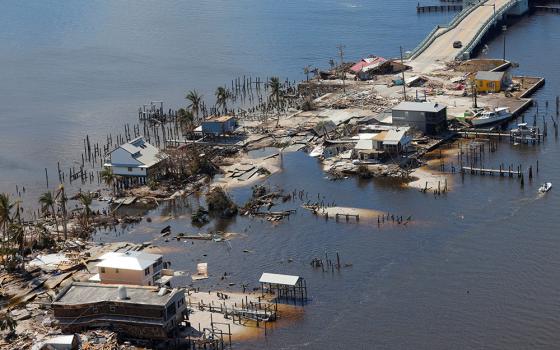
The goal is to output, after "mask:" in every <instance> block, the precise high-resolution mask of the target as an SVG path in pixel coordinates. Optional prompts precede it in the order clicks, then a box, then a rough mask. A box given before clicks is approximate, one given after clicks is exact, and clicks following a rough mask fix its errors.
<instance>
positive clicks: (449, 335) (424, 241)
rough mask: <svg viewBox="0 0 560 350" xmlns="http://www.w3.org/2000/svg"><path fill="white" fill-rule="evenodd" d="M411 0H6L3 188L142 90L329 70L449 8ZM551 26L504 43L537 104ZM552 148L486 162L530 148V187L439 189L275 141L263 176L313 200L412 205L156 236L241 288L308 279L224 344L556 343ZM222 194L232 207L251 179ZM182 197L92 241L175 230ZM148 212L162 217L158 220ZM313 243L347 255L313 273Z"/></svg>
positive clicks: (121, 115) (485, 184) (550, 79)
mask: <svg viewBox="0 0 560 350" xmlns="http://www.w3.org/2000/svg"><path fill="white" fill-rule="evenodd" d="M415 5H416V2H410V1H404V0H398V1H392V2H380V1H358V0H356V1H318V0H316V1H313V0H304V1H292V0H288V1H283V2H277V1H269V0H263V1H249V0H241V1H235V2H233V1H217V0H212V1H206V2H202V1H200V2H198V1H166V2H153V1H142V2H128V1H118V2H117V1H90V2H86V1H76V2H67V3H61V2H56V1H27V2H25V3H24V2H16V1H8V2H3V3H2V5H1V7H2V11H0V67H2V69H1V71H0V72H1V73H0V78H1V79H0V106H1V108H0V122H1V128H0V190H2V191H9V192H13V191H14V189H15V188H14V187H15V186H14V185H15V184H16V183H17V184H20V185H21V184H25V185H26V188H27V189H28V197H29V198H36V196H34V195H35V194H36V193H38V192H40V191H43V189H44V180H43V171H44V170H43V168H44V167H48V168H49V169H50V170H51V173H54V169H55V167H56V161H58V160H60V161H61V162H62V163H63V164H64V165H69V164H72V161H73V160H76V159H77V158H78V157H79V153H80V151H81V147H82V138H83V137H84V136H85V133H88V134H89V135H90V136H91V137H92V138H93V137H102V136H104V135H105V134H107V133H108V132H111V131H112V130H114V129H118V128H122V125H123V124H124V123H127V122H130V121H131V120H134V118H135V111H136V108H137V107H138V106H139V105H141V104H143V103H146V102H148V101H150V100H159V99H164V100H165V101H166V103H167V105H169V106H171V107H175V106H179V105H181V104H182V103H183V100H182V98H183V95H184V92H185V91H186V90H188V89H192V88H197V89H199V91H201V92H202V93H203V94H204V95H206V96H207V97H209V96H211V95H212V91H213V90H214V88H215V87H216V86H218V85H221V84H224V83H227V82H229V81H230V80H231V79H232V78H233V77H236V76H242V75H254V76H261V77H263V78H264V77H266V76H270V75H273V74H274V75H280V76H283V77H289V78H290V79H301V78H302V77H303V74H302V68H303V66H305V65H307V64H311V65H321V66H327V65H328V63H327V62H328V60H329V59H330V58H334V57H336V45H338V44H340V43H343V44H345V45H346V51H347V56H348V57H349V58H358V57H360V56H362V55H367V54H370V53H374V54H379V55H384V56H394V55H397V54H398V49H399V46H401V45H402V46H403V47H405V48H407V49H410V48H412V47H414V46H415V45H416V43H417V42H419V41H420V40H421V39H422V38H423V37H424V35H425V34H426V33H427V32H429V31H430V30H431V29H432V27H433V26H434V25H435V24H436V23H444V22H447V21H448V17H449V16H448V15H426V16H418V15H416V13H415V9H414V7H415ZM559 26H560V17H558V16H554V15H540V14H539V15H533V16H528V17H524V18H523V19H521V20H519V21H517V22H516V23H514V24H512V25H511V26H510V28H509V30H508V32H507V41H506V42H507V56H508V58H510V59H511V60H513V61H516V62H519V64H520V68H519V69H518V71H519V73H520V74H528V75H545V76H546V78H547V84H546V86H545V87H544V88H543V89H542V90H540V91H539V92H538V93H537V94H536V96H535V98H536V99H537V100H538V102H539V104H540V106H541V112H542V110H543V107H542V106H544V105H545V101H550V103H551V106H552V101H553V99H554V97H555V96H556V95H557V94H558V93H559V92H558V91H559V85H560V79H559V77H558V74H557V72H558V68H559V67H558V60H557V59H556V58H557V57H558V52H557V51H558V47H560V35H559V33H560V31H559V30H558V29H559ZM502 42H503V41H502V37H496V38H494V39H492V40H491V41H490V42H489V43H488V45H489V50H488V51H489V55H492V56H500V55H501V52H502V51H501V50H502ZM210 102H212V101H210ZM534 113H535V110H534V109H532V110H530V111H528V112H527V115H528V116H532V115H533V114H534ZM539 123H540V121H539ZM549 127H550V124H549ZM559 150H560V148H559V146H558V140H557V139H556V138H554V137H553V136H551V137H549V138H548V139H547V141H546V142H545V143H544V144H543V145H541V146H539V147H520V146H515V147H514V146H510V145H509V144H507V143H504V144H502V145H500V147H499V150H498V152H496V153H495V154H492V155H490V159H488V164H491V163H493V164H499V163H502V162H503V163H506V164H508V163H513V164H524V165H529V164H534V163H535V160H536V159H539V161H540V164H541V167H540V172H539V174H538V175H537V176H536V178H535V180H534V181H533V183H529V182H527V183H526V185H525V188H524V189H521V188H520V186H519V182H518V180H516V179H513V180H512V179H508V178H505V179H499V178H492V177H466V178H465V181H464V182H462V181H461V179H460V177H457V178H455V179H454V181H453V187H454V191H453V192H451V193H450V194H448V195H447V196H442V197H438V198H434V197H433V196H431V195H423V194H421V193H418V192H416V191H407V190H403V189H400V188H399V187H398V186H394V185H389V184H387V183H386V182H385V181H371V182H361V181H356V180H354V179H349V180H345V181H341V182H331V181H328V180H326V179H324V174H323V173H322V172H321V171H320V168H319V165H318V164H317V163H316V162H315V160H313V159H310V158H309V157H307V156H306V155H305V154H302V153H295V154H289V155H286V156H285V157H284V171H283V172H281V173H279V174H277V175H274V176H272V177H271V178H270V179H269V180H267V183H268V184H270V185H278V186H281V187H283V188H285V189H286V190H291V189H296V188H297V189H302V188H304V189H305V190H306V191H308V192H309V194H310V196H311V197H313V198H314V197H315V196H316V195H317V193H320V194H321V196H324V197H325V201H326V202H331V201H335V202H337V204H338V205H341V206H356V207H365V208H371V209H378V210H383V211H387V212H392V213H397V214H400V215H404V216H405V217H406V216H408V215H412V216H413V224H411V225H410V226H409V227H407V228H403V227H402V226H394V227H393V226H391V225H384V226H382V227H381V228H378V227H377V226H376V225H372V224H368V223H365V222H364V223H362V224H359V225H356V224H346V223H335V222H332V221H330V222H325V221H324V220H321V219H316V218H315V217H313V216H311V215H310V214H309V213H307V212H305V211H302V210H298V212H297V214H296V215H294V216H292V217H291V218H290V219H289V220H285V221H283V222H282V223H280V224H279V225H276V226H271V225H270V224H269V223H268V222H261V221H259V220H251V219H247V218H244V217H239V218H237V219H236V220H234V221H233V222H218V223H216V224H212V225H211V227H210V228H214V227H215V228H217V229H223V230H228V231H232V232H239V233H242V234H243V235H242V236H241V237H239V238H236V239H234V240H232V241H231V244H230V245H227V244H218V243H211V242H195V244H193V245H191V244H188V245H187V244H184V243H183V244H177V242H168V243H165V242H160V244H161V245H162V246H163V247H164V248H166V249H165V251H166V258H167V259H169V260H171V261H173V267H174V268H175V269H185V270H191V271H192V270H193V269H194V266H195V263H196V262H197V261H208V263H209V269H210V273H211V275H212V276H213V277H212V278H210V279H209V280H207V281H206V282H203V283H202V284H201V286H202V287H209V288H227V282H229V281H228V280H226V281H221V280H220V279H219V278H218V276H221V275H222V274H223V272H225V271H227V272H228V274H231V275H232V276H231V278H230V280H231V281H234V282H236V283H237V284H238V285H239V284H240V283H242V282H245V283H249V284H250V285H253V286H254V285H255V284H256V283H255V282H256V280H257V279H258V277H259V276H260V273H261V272H263V271H269V272H279V273H292V274H299V275H302V276H304V277H305V278H306V279H307V282H308V286H309V287H310V296H311V297H312V302H311V303H310V304H309V305H307V306H306V308H305V313H304V316H303V318H302V319H301V320H299V321H298V322H297V323H294V324H293V325H290V326H288V327H286V328H282V329H276V330H274V331H273V333H272V335H270V336H269V337H267V338H266V339H264V338H263V339H259V340H256V341H254V342H250V343H244V344H238V345H237V346H236V347H237V348H253V349H260V348H274V349H278V348H281V349H297V348H306V349H326V348H327V349H340V348H348V349H371V348H376V349H449V348H457V349H471V348H485V349H504V348H507V349H527V348H539V349H554V348H557V347H558V344H559V343H560V335H559V333H558V332H557V330H556V328H557V325H558V323H559V322H560V316H559V315H560V303H559V302H558V300H559V299H558V295H559V291H560V283H559V278H560V264H559V261H560V260H559V259H560V254H559V253H558V252H559V251H560V250H559V248H560V236H558V233H557V231H558V227H559V223H560V221H559V220H558V216H557V215H556V211H557V208H558V206H559V204H560V203H559V198H560V197H559V196H558V194H557V191H556V187H555V188H553V190H552V191H551V192H550V193H549V194H547V195H546V196H538V195H537V194H536V189H537V188H538V185H539V184H540V182H544V181H545V180H546V181H552V182H553V183H554V184H560V166H559V164H558V159H559V157H560V154H559V153H560V152H559ZM302 174H304V175H305V176H302ZM555 186H556V185H555ZM232 194H233V196H234V197H235V199H236V200H237V201H238V202H240V203H242V202H243V201H244V200H245V199H246V198H247V196H248V190H247V189H240V190H236V191H234V192H233V193H232ZM26 200H31V199H26ZM33 200H34V199H33ZM299 204H300V203H298V202H294V203H287V204H285V205H284V206H285V207H286V208H298V207H299ZM192 206H196V201H195V200H194V199H191V200H190V204H189V207H186V208H182V207H180V206H177V207H174V208H170V207H167V206H162V207H161V208H160V209H158V210H156V211H155V212H153V213H150V214H149V215H150V216H152V217H154V221H153V222H152V223H146V222H144V223H142V224H140V225H137V226H135V227H134V228H132V229H130V230H126V231H124V232H119V233H118V234H117V233H115V232H107V233H100V234H99V235H97V236H96V238H95V239H96V240H100V241H110V240H132V241H137V242H143V241H146V240H150V239H152V238H154V237H156V236H157V235H158V232H159V230H160V229H161V228H162V227H163V226H165V225H167V224H169V225H171V226H172V227H173V230H174V231H175V232H194V231H196V230H195V228H192V227H191V226H190V224H189V222H190V220H189V217H188V215H189V210H190V209H189V208H190V207H192ZM160 214H161V215H165V216H168V215H169V216H171V219H170V220H169V221H166V222H165V223H163V222H161V220H158V219H157V217H158V216H159V215H160ZM207 229H208V228H204V229H203V230H204V231H206V230H207ZM244 249H248V250H250V251H252V252H253V253H244V252H243V250H244ZM325 251H328V252H329V253H330V254H334V252H336V251H338V252H339V253H340V255H341V257H342V260H343V262H350V263H352V264H353V266H352V267H351V268H346V269H343V271H341V273H339V274H338V273H335V274H330V273H327V274H323V273H322V272H319V271H314V270H312V269H311V267H310V266H309V261H310V260H311V258H313V257H315V256H323V255H324V252H325ZM204 254H206V256H204ZM289 259H292V260H293V262H288V260H289ZM187 282H188V280H187V279H185V280H181V279H179V280H178V283H182V284H184V283H187ZM233 288H234V289H235V288H236V287H233Z"/></svg>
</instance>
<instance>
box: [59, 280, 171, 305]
mask: <svg viewBox="0 0 560 350" xmlns="http://www.w3.org/2000/svg"><path fill="white" fill-rule="evenodd" d="M119 287H120V286H119V285H116V284H99V283H85V282H73V283H72V284H71V285H69V286H68V288H67V289H64V290H63V291H62V292H61V293H60V294H59V295H57V296H56V298H55V300H54V304H58V305H81V304H91V303H99V302H104V301H116V302H121V303H130V304H146V305H160V306H164V305H166V304H167V303H168V302H169V300H170V299H171V298H172V297H173V296H174V295H175V294H176V293H177V292H180V291H181V290H180V289H179V290H177V289H175V290H172V291H171V293H165V294H163V295H159V294H158V291H159V288H158V287H147V286H129V285H127V286H124V288H125V289H126V296H127V299H120V298H119Z"/></svg>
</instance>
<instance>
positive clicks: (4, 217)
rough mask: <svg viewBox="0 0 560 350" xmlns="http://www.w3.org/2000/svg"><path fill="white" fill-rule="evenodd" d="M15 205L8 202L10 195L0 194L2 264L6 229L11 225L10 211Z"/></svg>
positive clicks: (0, 252) (0, 249) (0, 254)
mask: <svg viewBox="0 0 560 350" xmlns="http://www.w3.org/2000/svg"><path fill="white" fill-rule="evenodd" d="M14 205H15V203H14V202H12V201H11V200H10V195H9V194H7V193H0V231H2V245H0V256H1V257H2V262H4V253H5V252H6V251H7V250H6V241H7V239H6V238H7V235H8V227H9V226H10V224H11V223H12V221H13V220H12V209H13V207H14Z"/></svg>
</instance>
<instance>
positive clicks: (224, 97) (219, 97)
mask: <svg viewBox="0 0 560 350" xmlns="http://www.w3.org/2000/svg"><path fill="white" fill-rule="evenodd" d="M214 94H215V95H216V107H217V108H220V107H221V108H222V112H223V113H224V114H225V113H227V101H228V100H229V99H230V98H231V93H230V92H229V90H228V89H226V88H225V87H223V86H220V87H218V88H217V89H216V92H215V93H214Z"/></svg>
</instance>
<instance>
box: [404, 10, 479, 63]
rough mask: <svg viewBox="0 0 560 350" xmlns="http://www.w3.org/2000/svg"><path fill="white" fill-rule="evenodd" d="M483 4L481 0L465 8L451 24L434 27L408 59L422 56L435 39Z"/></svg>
mask: <svg viewBox="0 0 560 350" xmlns="http://www.w3.org/2000/svg"><path fill="white" fill-rule="evenodd" d="M483 2H484V0H481V1H479V2H477V3H473V4H471V5H470V6H468V7H465V9H463V11H461V12H460V13H459V14H457V16H455V17H454V18H453V20H451V22H449V24H447V25H438V26H436V27H435V28H434V29H433V30H432V31H431V32H430V33H429V34H428V35H427V36H426V37H425V38H424V40H422V41H421V42H420V44H418V46H416V48H414V50H412V52H411V53H410V54H409V55H408V56H407V58H408V59H415V58H416V57H418V56H420V54H422V52H424V50H426V49H427V48H428V47H429V46H430V45H431V44H432V43H433V42H434V41H435V40H436V39H437V38H439V37H440V36H442V35H443V34H445V33H447V32H448V31H450V30H452V29H454V28H455V27H456V26H457V25H458V24H459V23H461V21H462V20H463V19H464V18H465V17H467V16H468V15H470V14H471V12H473V11H474V10H475V9H476V8H478V7H479V6H480V5H481V4H482V3H483ZM442 28H444V30H443V31H441V32H440V33H438V34H437V35H436V33H437V31H438V30H439V29H442Z"/></svg>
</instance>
